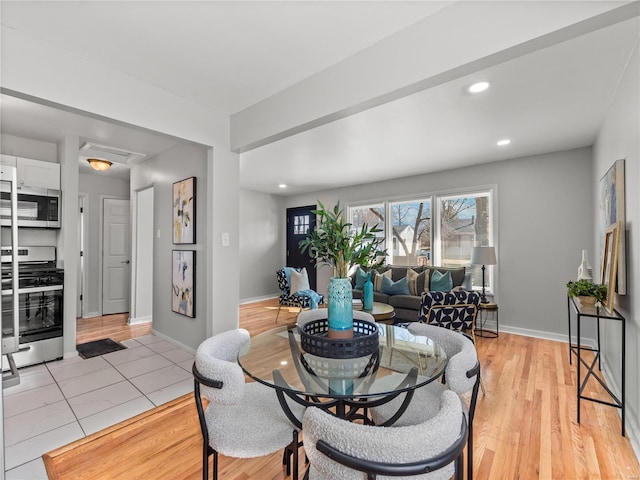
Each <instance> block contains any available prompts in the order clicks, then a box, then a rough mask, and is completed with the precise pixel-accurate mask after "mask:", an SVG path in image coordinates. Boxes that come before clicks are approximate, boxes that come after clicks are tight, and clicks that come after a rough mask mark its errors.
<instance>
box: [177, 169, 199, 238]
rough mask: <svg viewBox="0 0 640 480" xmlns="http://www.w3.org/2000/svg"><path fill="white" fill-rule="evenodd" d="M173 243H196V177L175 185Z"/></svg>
mask: <svg viewBox="0 0 640 480" xmlns="http://www.w3.org/2000/svg"><path fill="white" fill-rule="evenodd" d="M173 243H176V244H179V243H196V177H190V178H185V179H184V180H180V181H179V182H175V183H174V184H173Z"/></svg>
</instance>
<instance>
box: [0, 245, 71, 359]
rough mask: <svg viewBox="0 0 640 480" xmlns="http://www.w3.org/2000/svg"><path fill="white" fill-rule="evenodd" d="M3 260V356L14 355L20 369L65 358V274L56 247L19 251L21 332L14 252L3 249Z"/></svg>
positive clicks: (27, 248) (8, 248) (29, 248)
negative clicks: (15, 302)
mask: <svg viewBox="0 0 640 480" xmlns="http://www.w3.org/2000/svg"><path fill="white" fill-rule="evenodd" d="M1 257H2V349H3V352H13V359H14V360H15V363H16V365H17V366H18V367H21V366H25V365H31V364H34V363H40V362H45V361H49V360H54V359H57V358H60V357H62V354H63V285H64V271H63V270H62V269H59V268H56V261H55V257H56V254H55V247H18V258H19V262H18V308H17V316H18V322H17V325H18V331H17V332H16V331H15V325H16V322H15V310H14V305H13V295H12V294H13V289H12V278H13V270H12V268H10V267H11V264H12V263H13V262H12V259H13V249H12V248H11V247H3V248H2V250H1ZM16 338H17V342H16V341H15V339H16Z"/></svg>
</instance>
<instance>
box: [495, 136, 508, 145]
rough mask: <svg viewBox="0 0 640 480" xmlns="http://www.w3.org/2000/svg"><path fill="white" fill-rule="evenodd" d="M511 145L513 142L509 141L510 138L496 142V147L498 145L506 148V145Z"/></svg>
mask: <svg viewBox="0 0 640 480" xmlns="http://www.w3.org/2000/svg"><path fill="white" fill-rule="evenodd" d="M510 143H511V140H509V139H508V138H503V139H502V140H498V141H497V142H496V145H498V146H499V147H504V146H506V145H509V144H510Z"/></svg>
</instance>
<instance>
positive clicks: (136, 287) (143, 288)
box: [129, 187, 154, 324]
mask: <svg viewBox="0 0 640 480" xmlns="http://www.w3.org/2000/svg"><path fill="white" fill-rule="evenodd" d="M153 196H154V190H153V187H149V188H145V189H143V190H139V191H137V192H135V197H134V208H133V210H134V222H133V256H132V260H133V262H132V263H133V268H134V275H133V289H132V290H131V294H132V302H131V315H130V318H129V323H130V324H135V323H144V322H151V321H152V319H153V280H152V279H153V237H154V235H153V230H154V228H153Z"/></svg>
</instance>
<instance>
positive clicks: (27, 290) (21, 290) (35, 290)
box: [2, 285, 63, 295]
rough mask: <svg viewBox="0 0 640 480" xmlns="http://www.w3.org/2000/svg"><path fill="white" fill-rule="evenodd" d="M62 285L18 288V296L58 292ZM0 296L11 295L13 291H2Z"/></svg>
mask: <svg viewBox="0 0 640 480" xmlns="http://www.w3.org/2000/svg"><path fill="white" fill-rule="evenodd" d="M62 289H63V286H62V285H49V286H46V287H29V288H19V289H18V295H21V294H23V293H41V292H55V291H58V290H62ZM2 295H13V289H8V290H2Z"/></svg>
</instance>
